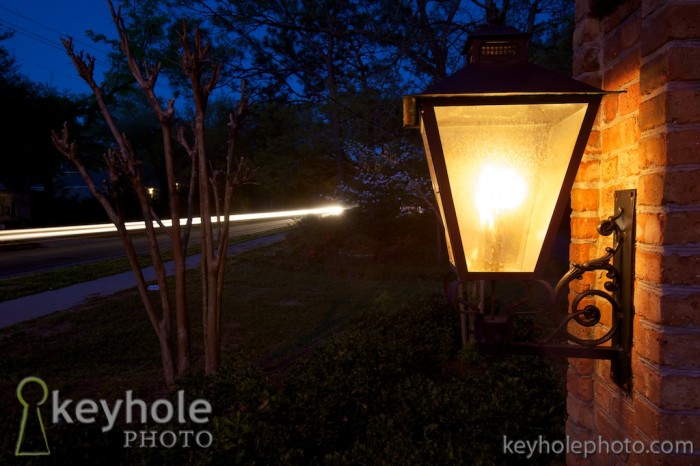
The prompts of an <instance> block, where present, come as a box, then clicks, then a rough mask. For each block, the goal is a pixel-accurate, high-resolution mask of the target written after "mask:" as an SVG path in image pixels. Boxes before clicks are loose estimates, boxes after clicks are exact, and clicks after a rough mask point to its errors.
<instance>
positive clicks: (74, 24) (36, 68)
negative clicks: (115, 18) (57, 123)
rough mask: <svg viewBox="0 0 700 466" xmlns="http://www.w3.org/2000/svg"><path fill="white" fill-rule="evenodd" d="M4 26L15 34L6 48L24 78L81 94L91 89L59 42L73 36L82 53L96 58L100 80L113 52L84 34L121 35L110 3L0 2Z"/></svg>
mask: <svg viewBox="0 0 700 466" xmlns="http://www.w3.org/2000/svg"><path fill="white" fill-rule="evenodd" d="M0 26H2V30H8V29H9V30H12V31H14V37H12V38H11V39H9V40H6V41H3V42H2V43H1V44H2V45H3V46H4V47H5V48H7V49H8V50H9V51H10V53H11V54H12V55H13V56H14V57H15V60H16V62H17V65H18V66H19V71H20V73H21V74H23V75H25V76H27V77H28V78H29V79H31V80H32V81H34V82H37V83H43V84H49V85H51V86H52V87H55V88H56V89H58V90H68V91H74V92H79V93H87V92H89V89H88V88H87V85H86V84H85V83H83V82H82V81H81V80H80V78H78V76H77V74H76V72H75V69H74V68H73V65H72V63H71V62H70V59H69V58H68V57H67V56H66V53H65V51H64V50H63V46H62V45H61V42H60V40H59V38H60V37H64V36H68V35H70V36H72V37H73V39H74V41H75V48H76V49H77V50H80V49H84V50H85V51H86V52H87V53H90V54H92V55H94V56H95V57H96V59H97V65H96V69H97V76H98V81H99V77H100V72H101V71H104V69H105V68H106V62H107V58H106V51H107V49H108V48H107V46H106V45H105V44H95V43H94V42H93V41H92V40H91V39H90V38H88V37H87V36H86V35H85V31H86V30H88V29H91V30H93V31H95V32H99V33H103V34H105V35H106V36H107V37H114V36H115V35H116V34H115V32H114V25H113V24H112V20H111V17H110V14H109V8H108V7H107V2H106V0H58V1H57V0H0ZM100 65H102V66H100Z"/></svg>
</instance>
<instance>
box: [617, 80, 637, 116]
mask: <svg viewBox="0 0 700 466" xmlns="http://www.w3.org/2000/svg"><path fill="white" fill-rule="evenodd" d="M618 100H619V104H620V105H619V112H620V116H626V115H629V114H630V113H632V112H638V111H639V103H640V99H639V83H638V82H636V83H632V84H630V85H629V86H628V87H627V89H625V92H623V93H622V94H619V95H618Z"/></svg>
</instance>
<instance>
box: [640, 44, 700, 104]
mask: <svg viewBox="0 0 700 466" xmlns="http://www.w3.org/2000/svg"><path fill="white" fill-rule="evenodd" d="M698 62H700V48H698V47H683V46H678V47H671V48H670V49H669V50H668V51H667V52H665V53H658V54H654V55H653V56H652V57H651V58H649V59H648V60H645V61H644V63H643V64H642V69H641V77H640V81H641V86H642V87H641V92H642V94H645V95H646V94H650V93H651V92H653V91H654V90H656V89H657V88H659V87H661V86H663V85H664V84H666V83H668V82H669V81H695V80H697V79H700V70H699V69H698V66H697V63H698Z"/></svg>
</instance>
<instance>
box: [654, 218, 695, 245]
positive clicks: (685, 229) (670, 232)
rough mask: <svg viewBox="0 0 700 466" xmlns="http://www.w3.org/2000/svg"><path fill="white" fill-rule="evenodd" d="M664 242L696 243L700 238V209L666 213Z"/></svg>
mask: <svg viewBox="0 0 700 466" xmlns="http://www.w3.org/2000/svg"><path fill="white" fill-rule="evenodd" d="M666 221H667V223H666V229H665V230H664V238H663V241H664V244H683V243H694V242H697V241H698V240H699V238H698V232H700V211H696V212H693V211H689V212H671V213H669V214H667V215H666Z"/></svg>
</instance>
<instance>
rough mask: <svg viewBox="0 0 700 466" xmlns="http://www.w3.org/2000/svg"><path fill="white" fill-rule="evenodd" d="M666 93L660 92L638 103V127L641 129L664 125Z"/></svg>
mask: <svg viewBox="0 0 700 466" xmlns="http://www.w3.org/2000/svg"><path fill="white" fill-rule="evenodd" d="M667 99H668V95H667V94H666V93H662V94H659V95H657V96H656V97H653V98H651V99H648V100H644V101H642V102H641V103H640V104H639V127H640V128H641V130H642V131H645V130H648V129H653V128H656V127H657V126H662V125H665V124H666V122H667V115H666V110H667V104H666V101H667Z"/></svg>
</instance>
